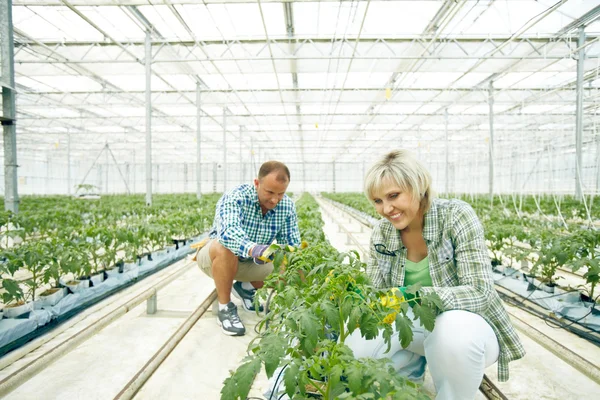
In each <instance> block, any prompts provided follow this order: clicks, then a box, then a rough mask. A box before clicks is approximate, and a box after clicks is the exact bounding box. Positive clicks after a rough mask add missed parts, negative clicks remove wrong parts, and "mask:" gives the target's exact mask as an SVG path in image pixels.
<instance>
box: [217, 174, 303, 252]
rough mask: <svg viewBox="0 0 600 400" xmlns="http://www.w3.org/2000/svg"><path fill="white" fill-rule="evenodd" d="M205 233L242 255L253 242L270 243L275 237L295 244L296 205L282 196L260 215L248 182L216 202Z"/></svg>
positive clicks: (254, 243) (255, 198)
mask: <svg viewBox="0 0 600 400" xmlns="http://www.w3.org/2000/svg"><path fill="white" fill-rule="evenodd" d="M208 236H209V237H210V238H211V239H218V240H219V243H221V244H222V245H223V246H225V247H227V248H228V249H229V250H231V252H232V253H233V254H235V255H236V256H238V257H242V258H248V252H249V250H250V249H251V248H252V247H254V246H255V245H257V244H271V243H273V241H274V240H275V239H277V243H280V244H289V245H290V246H295V247H297V246H299V245H300V231H299V229H298V217H297V215H296V206H295V205H294V202H293V201H292V199H290V198H289V197H288V196H283V199H282V200H281V201H280V202H279V203H278V204H277V206H275V208H274V209H272V210H269V211H267V213H266V214H265V215H263V214H262V210H261V209H260V203H259V202H258V193H257V192H256V188H255V187H254V186H252V185H248V184H244V185H240V186H237V187H235V188H233V189H231V190H230V191H229V192H227V193H225V194H224V195H223V196H222V197H221V198H220V199H219V201H218V202H217V206H216V210H215V220H214V223H213V226H212V228H211V229H210V232H209V234H208Z"/></svg>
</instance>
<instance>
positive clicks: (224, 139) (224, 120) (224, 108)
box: [223, 107, 227, 193]
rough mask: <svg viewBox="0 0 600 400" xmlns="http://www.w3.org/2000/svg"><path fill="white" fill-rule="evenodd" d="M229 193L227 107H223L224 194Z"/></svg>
mask: <svg viewBox="0 0 600 400" xmlns="http://www.w3.org/2000/svg"><path fill="white" fill-rule="evenodd" d="M226 191H227V107H223V193H225V192H226Z"/></svg>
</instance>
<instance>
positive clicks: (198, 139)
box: [196, 82, 202, 199]
mask: <svg viewBox="0 0 600 400" xmlns="http://www.w3.org/2000/svg"><path fill="white" fill-rule="evenodd" d="M201 94H202V90H201V89H200V82H196V198H197V199H199V198H200V197H202V129H201V128H202V124H201V122H202V120H201V110H200V106H201V104H202V102H201V101H200V100H201Z"/></svg>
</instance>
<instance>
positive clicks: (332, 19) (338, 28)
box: [293, 2, 366, 38]
mask: <svg viewBox="0 0 600 400" xmlns="http://www.w3.org/2000/svg"><path fill="white" fill-rule="evenodd" d="M293 7H294V26H295V31H296V35H297V36H299V37H319V38H322V37H331V36H336V37H345V36H355V35H357V34H358V32H359V29H360V24H361V21H362V18H363V15H364V13H365V8H366V3H365V2H360V3H359V2H341V3H337V2H301V3H294V4H293Z"/></svg>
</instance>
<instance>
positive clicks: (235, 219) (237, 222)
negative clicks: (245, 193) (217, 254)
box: [216, 194, 256, 257]
mask: <svg viewBox="0 0 600 400" xmlns="http://www.w3.org/2000/svg"><path fill="white" fill-rule="evenodd" d="M242 204H243V199H242V198H240V197H237V196H234V195H231V194H230V195H229V196H227V198H224V199H223V201H222V202H221V204H220V205H219V207H217V210H216V214H217V226H216V228H217V239H218V240H219V243H221V244H222V245H223V246H225V247H226V248H227V249H229V250H231V252H232V253H233V254H235V255H236V256H238V257H250V251H251V250H252V248H253V247H254V246H255V245H256V243H254V242H252V241H251V240H250V239H249V238H248V235H247V234H246V231H245V230H244V228H243V227H242V224H241V221H242V213H243V209H242Z"/></svg>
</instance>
